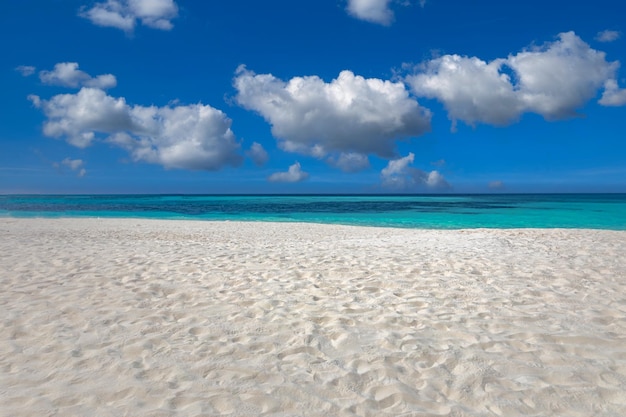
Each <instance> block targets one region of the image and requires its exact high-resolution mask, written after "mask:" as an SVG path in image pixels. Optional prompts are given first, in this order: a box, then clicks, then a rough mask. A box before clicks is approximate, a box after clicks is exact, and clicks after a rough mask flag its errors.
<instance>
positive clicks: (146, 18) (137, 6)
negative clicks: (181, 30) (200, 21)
mask: <svg viewBox="0 0 626 417" xmlns="http://www.w3.org/2000/svg"><path fill="white" fill-rule="evenodd" d="M78 15H79V16H80V17H83V18H85V19H88V20H90V21H91V23H93V24H94V25H97V26H104V27H113V28H116V29H121V30H123V31H124V32H132V31H133V30H134V29H135V25H136V24H137V21H140V22H141V24H143V25H145V26H148V27H151V28H153V29H160V30H171V29H172V28H173V27H174V25H173V24H172V22H171V20H172V19H174V18H176V17H177V16H178V6H177V5H176V3H175V2H174V0H107V1H105V2H102V3H97V4H96V5H95V6H93V7H92V8H90V9H87V7H86V6H83V7H82V8H81V9H80V11H79V13H78Z"/></svg>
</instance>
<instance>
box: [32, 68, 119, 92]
mask: <svg viewBox="0 0 626 417" xmlns="http://www.w3.org/2000/svg"><path fill="white" fill-rule="evenodd" d="M39 79H40V80H41V82H42V83H44V84H49V85H60V86H63V87H72V88H78V87H93V88H101V89H106V88H112V87H115V86H116V85H117V79H116V78H115V76H114V75H112V74H102V75H98V76H97V77H95V78H93V77H91V76H90V75H89V74H87V73H86V72H84V71H81V70H79V69H78V63H76V62H59V63H58V64H56V65H55V66H54V69H53V70H52V71H40V72H39Z"/></svg>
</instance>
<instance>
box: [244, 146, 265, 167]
mask: <svg viewBox="0 0 626 417" xmlns="http://www.w3.org/2000/svg"><path fill="white" fill-rule="evenodd" d="M246 155H248V157H249V158H250V159H252V162H254V164H255V165H257V166H263V165H265V163H266V162H267V161H268V159H269V156H268V155H267V151H266V150H265V149H264V148H263V145H261V144H260V143H257V142H254V143H253V144H252V146H250V149H248V151H247V152H246Z"/></svg>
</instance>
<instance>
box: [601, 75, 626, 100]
mask: <svg viewBox="0 0 626 417" xmlns="http://www.w3.org/2000/svg"><path fill="white" fill-rule="evenodd" d="M599 103H600V104H602V105H603V106H624V105H626V89H623V88H619V87H618V85H617V81H615V80H607V81H606V82H605V83H604V93H603V94H602V97H601V98H600V101H599Z"/></svg>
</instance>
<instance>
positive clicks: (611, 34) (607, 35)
mask: <svg viewBox="0 0 626 417" xmlns="http://www.w3.org/2000/svg"><path fill="white" fill-rule="evenodd" d="M620 36H622V34H621V32H618V31H616V30H603V31H602V32H598V34H597V35H596V40H597V41H598V42H613V41H616V40H618V39H619V38H620Z"/></svg>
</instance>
